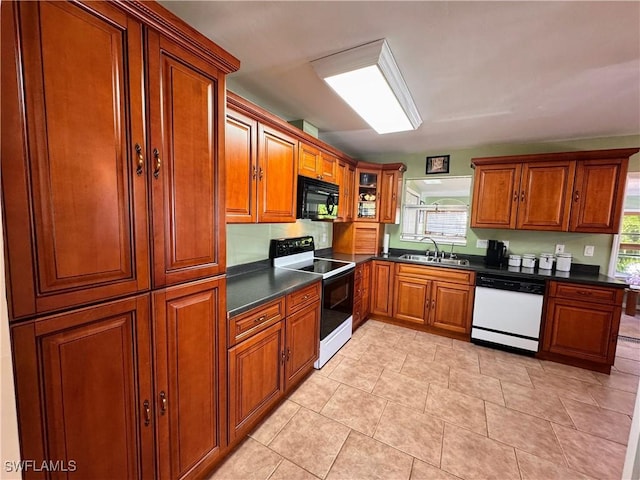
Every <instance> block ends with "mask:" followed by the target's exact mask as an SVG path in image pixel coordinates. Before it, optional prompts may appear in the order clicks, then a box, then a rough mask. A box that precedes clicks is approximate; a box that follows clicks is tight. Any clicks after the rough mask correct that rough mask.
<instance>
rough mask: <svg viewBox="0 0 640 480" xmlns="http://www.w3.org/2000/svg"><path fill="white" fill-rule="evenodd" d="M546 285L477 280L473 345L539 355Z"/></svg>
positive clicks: (485, 276)
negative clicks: (505, 348)
mask: <svg viewBox="0 0 640 480" xmlns="http://www.w3.org/2000/svg"><path fill="white" fill-rule="evenodd" d="M544 288H545V281H544V280H539V279H535V278H531V279H526V280H523V279H520V278H514V277H510V276H507V275H499V274H493V273H480V274H478V275H477V276H476V294H475V300H474V304H473V322H472V324H471V341H472V342H473V343H477V344H485V345H487V346H498V347H508V348H507V349H509V350H516V351H522V352H526V353H535V352H537V351H538V346H539V342H540V323H541V320H542V302H543V299H544Z"/></svg>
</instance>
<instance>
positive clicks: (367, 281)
mask: <svg viewBox="0 0 640 480" xmlns="http://www.w3.org/2000/svg"><path fill="white" fill-rule="evenodd" d="M361 287H362V313H361V315H362V320H363V321H364V320H366V319H367V317H368V316H369V312H370V311H371V262H365V263H363V264H362V284H361Z"/></svg>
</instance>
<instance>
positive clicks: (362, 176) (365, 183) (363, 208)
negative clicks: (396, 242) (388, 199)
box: [355, 168, 381, 222]
mask: <svg viewBox="0 0 640 480" xmlns="http://www.w3.org/2000/svg"><path fill="white" fill-rule="evenodd" d="M380 173H381V171H380V170H371V169H360V168H357V169H356V180H355V181H356V182H357V185H356V189H355V190H356V195H355V198H356V203H357V214H356V218H355V220H359V221H363V222H377V221H378V219H379V218H380V209H379V207H380V189H379V186H380Z"/></svg>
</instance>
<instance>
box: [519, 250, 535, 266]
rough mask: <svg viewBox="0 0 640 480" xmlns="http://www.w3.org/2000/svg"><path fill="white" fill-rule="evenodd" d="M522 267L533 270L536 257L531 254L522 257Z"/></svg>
mask: <svg viewBox="0 0 640 480" xmlns="http://www.w3.org/2000/svg"><path fill="white" fill-rule="evenodd" d="M522 266H523V267H525V268H533V267H535V266H536V256H535V255H534V254H533V253H525V254H524V255H522Z"/></svg>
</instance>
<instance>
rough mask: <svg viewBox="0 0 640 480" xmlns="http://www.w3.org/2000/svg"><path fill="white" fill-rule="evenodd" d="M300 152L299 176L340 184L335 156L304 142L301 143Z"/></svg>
mask: <svg viewBox="0 0 640 480" xmlns="http://www.w3.org/2000/svg"><path fill="white" fill-rule="evenodd" d="M299 152H300V153H299V156H298V175H303V176H305V177H311V178H317V179H318V180H323V181H325V182H331V183H338V179H337V173H336V169H337V159H336V157H335V156H333V155H331V154H330V153H327V152H321V151H320V149H318V148H316V147H314V146H313V145H309V144H308V143H304V142H299Z"/></svg>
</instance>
